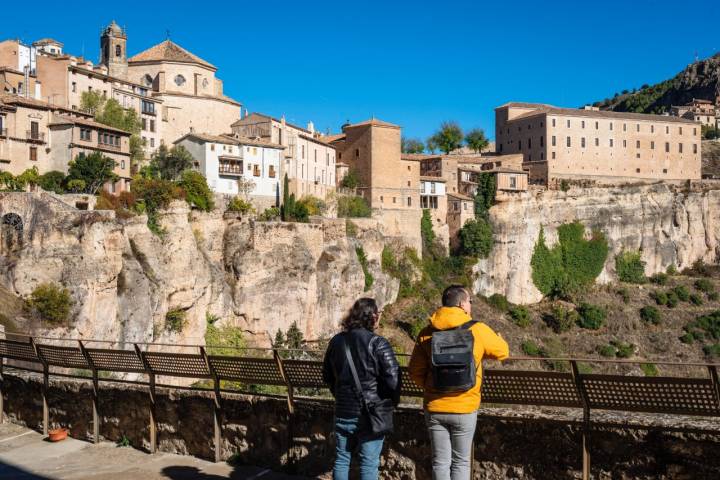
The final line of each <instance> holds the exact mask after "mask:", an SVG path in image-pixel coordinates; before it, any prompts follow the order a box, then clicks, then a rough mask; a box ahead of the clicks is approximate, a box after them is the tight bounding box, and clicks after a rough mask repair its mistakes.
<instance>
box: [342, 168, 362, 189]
mask: <svg viewBox="0 0 720 480" xmlns="http://www.w3.org/2000/svg"><path fill="white" fill-rule="evenodd" d="M359 185H360V177H358V175H357V173H356V172H355V170H349V171H348V173H347V175H345V176H344V177H343V179H342V180H341V181H340V186H341V187H343V188H357V187H358V186H359Z"/></svg>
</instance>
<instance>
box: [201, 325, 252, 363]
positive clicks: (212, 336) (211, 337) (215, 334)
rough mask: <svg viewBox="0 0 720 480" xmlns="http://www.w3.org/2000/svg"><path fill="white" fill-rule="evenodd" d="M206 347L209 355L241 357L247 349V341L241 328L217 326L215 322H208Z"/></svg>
mask: <svg viewBox="0 0 720 480" xmlns="http://www.w3.org/2000/svg"><path fill="white" fill-rule="evenodd" d="M205 345H207V353H208V354H209V355H234V356H240V355H242V353H243V349H244V348H245V339H244V338H243V332H242V329H241V328H240V327H232V326H230V325H226V326H223V327H217V326H215V322H212V323H210V322H208V325H207V328H206V330H205Z"/></svg>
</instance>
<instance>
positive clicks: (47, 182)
mask: <svg viewBox="0 0 720 480" xmlns="http://www.w3.org/2000/svg"><path fill="white" fill-rule="evenodd" d="M64 184H65V174H64V173H63V172H60V171H58V170H51V171H49V172H47V173H44V174H42V175H41V176H40V187H41V188H42V189H43V190H45V191H46V192H55V193H65V187H64Z"/></svg>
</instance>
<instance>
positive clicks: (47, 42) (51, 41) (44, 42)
mask: <svg viewBox="0 0 720 480" xmlns="http://www.w3.org/2000/svg"><path fill="white" fill-rule="evenodd" d="M50 44H53V45H60V46H61V47H62V46H63V43H62V42H58V41H57V40H55V39H52V38H41V39H40V40H37V41H35V42H33V46H35V45H50Z"/></svg>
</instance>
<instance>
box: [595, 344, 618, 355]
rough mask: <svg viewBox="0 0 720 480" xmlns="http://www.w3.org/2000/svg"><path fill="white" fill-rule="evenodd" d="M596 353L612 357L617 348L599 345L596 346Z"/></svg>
mask: <svg viewBox="0 0 720 480" xmlns="http://www.w3.org/2000/svg"><path fill="white" fill-rule="evenodd" d="M598 353H599V354H600V355H602V356H603V357H614V356H615V354H616V353H617V349H616V348H615V347H613V346H612V345H600V346H599V347H598Z"/></svg>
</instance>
